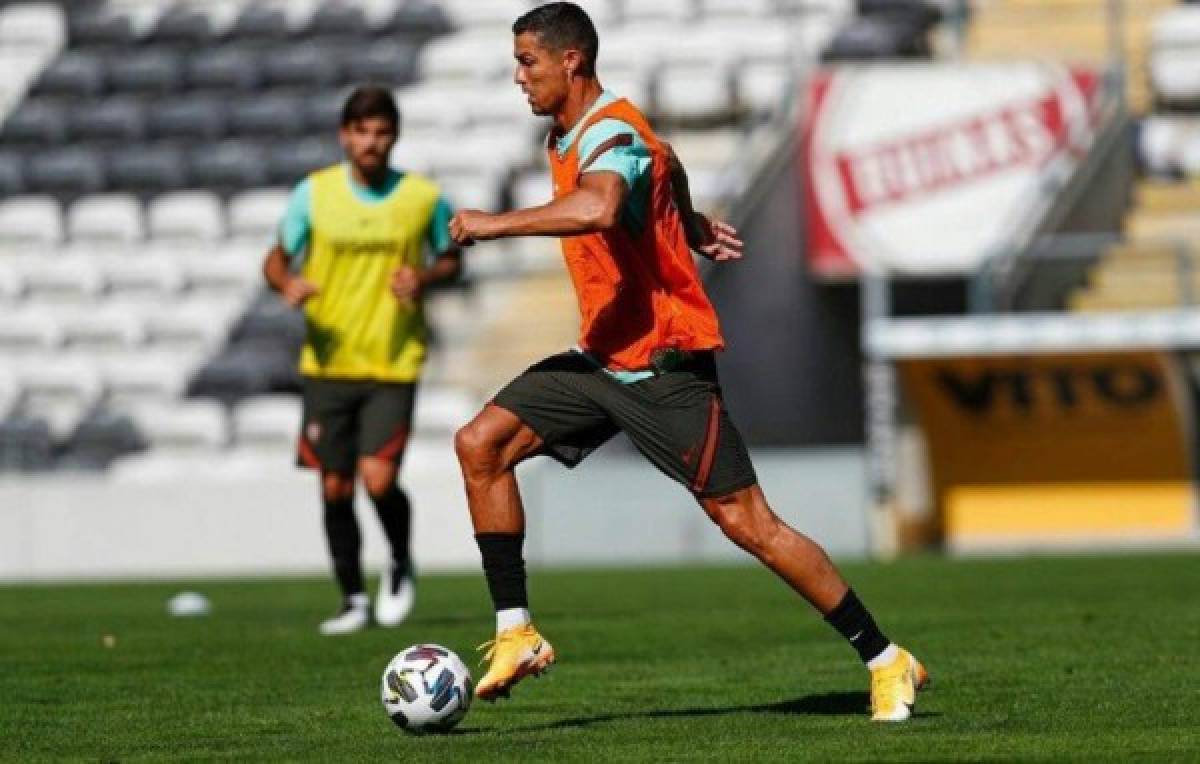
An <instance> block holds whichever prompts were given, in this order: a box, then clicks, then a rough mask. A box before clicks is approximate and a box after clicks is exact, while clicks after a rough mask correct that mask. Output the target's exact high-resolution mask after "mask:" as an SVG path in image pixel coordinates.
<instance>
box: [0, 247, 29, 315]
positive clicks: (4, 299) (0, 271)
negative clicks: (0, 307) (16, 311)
mask: <svg viewBox="0 0 1200 764" xmlns="http://www.w3.org/2000/svg"><path fill="white" fill-rule="evenodd" d="M24 293H25V281H24V279H22V278H21V274H20V272H19V271H18V270H17V269H15V268H13V267H12V265H11V264H9V263H7V262H6V261H5V260H4V258H0V304H4V303H13V302H17V301H18V300H20V299H21V298H22V297H23V296H24ZM6 309H7V308H6Z"/></svg>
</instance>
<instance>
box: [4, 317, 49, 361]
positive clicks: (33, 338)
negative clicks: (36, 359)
mask: <svg viewBox="0 0 1200 764" xmlns="http://www.w3.org/2000/svg"><path fill="white" fill-rule="evenodd" d="M62 341H63V334H62V328H61V327H60V326H59V324H58V322H57V321H56V320H54V316H53V314H52V313H51V312H50V311H49V310H48V309H47V308H45V307H44V306H27V307H24V308H21V309H19V310H14V311H10V312H6V313H5V314H4V320H3V321H0V358H12V357H13V356H17V355H28V354H32V353H43V354H44V353H47V352H49V351H52V350H54V349H55V348H57V347H59V346H60V345H61V344H62ZM0 365H7V364H3V363H0Z"/></svg>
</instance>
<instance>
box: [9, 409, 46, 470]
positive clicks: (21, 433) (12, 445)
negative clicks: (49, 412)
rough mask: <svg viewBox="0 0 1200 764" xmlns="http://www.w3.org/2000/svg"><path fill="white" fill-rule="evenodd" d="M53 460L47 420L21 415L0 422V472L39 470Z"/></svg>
mask: <svg viewBox="0 0 1200 764" xmlns="http://www.w3.org/2000/svg"><path fill="white" fill-rule="evenodd" d="M53 461H54V439H53V437H52V436H51V434H50V425H49V423H47V422H45V421H44V420H41V419H33V418H30V417H23V416H16V417H12V418H9V419H6V420H4V421H0V472H40V471H42V470H47V469H50V467H51V466H52V464H53Z"/></svg>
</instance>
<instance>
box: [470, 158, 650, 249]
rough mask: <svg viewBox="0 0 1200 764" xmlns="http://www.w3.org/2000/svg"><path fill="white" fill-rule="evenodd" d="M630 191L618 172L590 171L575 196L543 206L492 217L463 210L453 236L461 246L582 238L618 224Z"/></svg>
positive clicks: (474, 211)
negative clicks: (510, 239) (530, 238)
mask: <svg viewBox="0 0 1200 764" xmlns="http://www.w3.org/2000/svg"><path fill="white" fill-rule="evenodd" d="M627 193H628V189H627V188H626V186H625V180H624V179H623V178H622V177H621V176H620V175H618V174H617V173H615V172H589V173H586V174H585V175H584V176H583V177H581V178H580V179H579V187H578V188H576V189H575V190H574V191H572V192H571V193H569V194H567V195H565V196H563V197H561V198H559V199H555V200H554V201H552V202H550V203H549V204H543V205H542V206H540V207H530V208H528V209H523V210H513V211H512V212H503V213H500V214H489V213H487V212H481V211H479V210H460V211H459V212H458V214H456V215H455V216H454V218H453V219H452V220H451V221H450V236H451V237H453V239H454V241H455V242H456V243H457V244H459V245H461V246H464V247H465V246H470V245H471V244H473V243H475V242H476V241H488V240H490V239H503V238H507V237H510V236H578V235H579V234H585V233H597V232H600V231H607V230H608V229H609V228H612V227H613V226H614V225H616V224H617V221H618V220H619V219H620V214H621V204H622V203H623V202H624V201H625V195H626V194H627Z"/></svg>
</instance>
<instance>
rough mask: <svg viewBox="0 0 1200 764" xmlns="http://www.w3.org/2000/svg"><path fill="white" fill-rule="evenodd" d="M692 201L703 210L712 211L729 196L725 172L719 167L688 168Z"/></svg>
mask: <svg viewBox="0 0 1200 764" xmlns="http://www.w3.org/2000/svg"><path fill="white" fill-rule="evenodd" d="M688 187H689V190H690V191H691V192H692V203H693V204H694V205H695V206H696V209H697V210H700V211H701V212H706V213H708V212H712V211H713V210H714V209H716V208H717V207H719V206H720V204H721V203H722V202H723V201H724V200H725V199H726V197H728V196H729V192H730V190H731V189H730V188H729V186H728V183H727V182H726V177H725V172H724V171H723V170H721V169H719V168H709V167H697V168H696V169H692V170H688Z"/></svg>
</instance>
